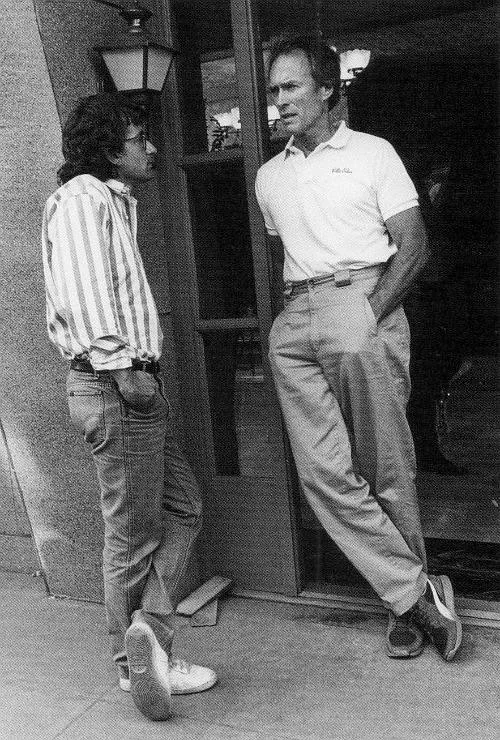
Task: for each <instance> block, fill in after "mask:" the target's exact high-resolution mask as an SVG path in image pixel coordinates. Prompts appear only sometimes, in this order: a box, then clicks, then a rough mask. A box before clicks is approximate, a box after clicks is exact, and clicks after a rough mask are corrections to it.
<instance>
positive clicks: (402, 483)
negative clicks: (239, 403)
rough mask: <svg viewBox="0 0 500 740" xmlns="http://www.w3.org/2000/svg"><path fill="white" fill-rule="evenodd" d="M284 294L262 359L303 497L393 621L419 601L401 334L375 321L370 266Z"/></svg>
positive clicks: (397, 326)
mask: <svg viewBox="0 0 500 740" xmlns="http://www.w3.org/2000/svg"><path fill="white" fill-rule="evenodd" d="M351 274H353V282H352V284H351V285H346V286H343V287H337V286H336V285H335V283H334V282H333V281H332V282H326V283H322V284H320V285H316V286H310V285H309V286H307V288H306V290H305V292H300V293H297V294H295V295H291V296H290V297H287V296H286V295H285V308H284V310H283V311H282V312H281V313H280V314H279V316H277V318H276V319H275V321H274V324H273V326H272V329H271V334H270V340H269V342H270V351H269V358H270V361H271V367H272V371H273V376H274V381H275V384H276V388H277V392H278V396H279V400H280V404H281V409H282V412H283V416H284V419H285V423H286V427H287V430H288V434H289V437H290V443H291V447H292V451H293V455H294V459H295V463H296V466H297V471H298V475H299V478H300V481H301V484H302V487H303V491H304V494H305V496H306V498H307V500H308V502H309V504H310V505H311V507H312V509H313V510H314V512H315V513H316V516H317V517H318V519H319V521H320V522H321V524H322V525H323V527H324V528H325V530H326V532H327V533H328V534H329V535H330V537H331V538H332V539H333V540H334V542H335V543H336V544H337V546H338V547H339V548H340V549H341V550H342V551H343V552H344V554H345V555H346V556H347V557H348V558H349V560H350V561H351V562H352V563H353V565H354V566H355V567H356V568H357V569H358V571H359V572H360V573H361V574H362V575H363V576H364V578H365V579H366V580H367V581H368V582H369V583H370V585H371V586H372V588H373V589H374V590H375V592H376V593H377V594H378V595H379V597H380V598H381V599H382V601H383V602H384V604H385V605H386V606H387V607H388V608H390V609H392V610H393V611H394V613H395V614H402V613H403V612H405V611H406V610H407V609H409V608H410V607H411V606H412V605H413V604H414V603H415V601H416V600H417V599H418V597H419V596H420V595H421V594H422V593H423V591H424V589H425V583H426V573H425V571H426V568H427V564H426V556H425V545H424V540H423V536H422V529H421V524H420V516H419V511H418V502H417V496H416V489H415V456H414V449H413V441H412V437H411V432H410V429H409V426H408V422H407V419H406V404H407V402H408V396H409V391H410V380H409V372H408V365H409V353H410V348H409V339H410V337H409V328H408V322H407V320H406V316H405V314H404V311H403V308H402V307H399V308H397V309H396V310H395V311H394V312H393V313H391V314H390V315H389V316H387V317H386V318H384V319H383V320H382V321H381V322H379V324H377V322H376V320H375V316H374V314H373V311H372V309H371V306H370V304H369V302H368V299H367V296H368V295H370V293H371V292H372V291H373V289H374V287H375V285H376V283H377V280H378V278H379V270H378V269H377V268H373V269H368V270H367V269H365V270H362V271H360V272H357V271H352V273H351Z"/></svg>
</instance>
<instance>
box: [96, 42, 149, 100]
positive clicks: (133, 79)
mask: <svg viewBox="0 0 500 740" xmlns="http://www.w3.org/2000/svg"><path fill="white" fill-rule="evenodd" d="M101 53H102V58H103V59H104V63H105V64H106V67H107V68H108V72H109V73H110V75H111V77H112V78H113V82H114V83H115V86H116V89H117V90H119V91H120V90H142V62H143V52H142V46H140V47H138V48H136V49H103V50H102V52H101Z"/></svg>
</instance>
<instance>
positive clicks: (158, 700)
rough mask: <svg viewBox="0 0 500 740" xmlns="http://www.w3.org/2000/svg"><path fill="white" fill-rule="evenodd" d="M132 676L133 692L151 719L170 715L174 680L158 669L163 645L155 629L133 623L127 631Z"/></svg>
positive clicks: (136, 702)
mask: <svg viewBox="0 0 500 740" xmlns="http://www.w3.org/2000/svg"><path fill="white" fill-rule="evenodd" d="M125 648H126V651H127V660H128V665H129V672H130V673H129V675H130V693H131V696H132V699H133V700H134V703H135V705H136V707H137V708H138V709H139V711H140V712H142V714H143V715H144V716H145V717H147V718H148V719H151V720H165V719H168V717H169V716H170V682H169V679H168V675H165V674H164V672H162V671H160V670H159V669H158V664H159V662H160V655H161V653H160V651H161V648H160V646H159V644H158V641H157V639H156V637H155V635H154V633H153V630H152V629H151V628H150V627H149V626H148V625H145V624H132V625H131V626H130V627H129V628H128V630H127V632H126V634H125Z"/></svg>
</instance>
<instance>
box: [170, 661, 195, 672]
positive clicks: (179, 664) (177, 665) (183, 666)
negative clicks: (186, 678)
mask: <svg viewBox="0 0 500 740" xmlns="http://www.w3.org/2000/svg"><path fill="white" fill-rule="evenodd" d="M168 665H169V668H170V670H171V671H179V673H189V671H190V670H191V664H190V663H188V662H187V660H182V659H181V658H169V661H168Z"/></svg>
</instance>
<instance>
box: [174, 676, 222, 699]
mask: <svg viewBox="0 0 500 740" xmlns="http://www.w3.org/2000/svg"><path fill="white" fill-rule="evenodd" d="M216 683H217V676H216V677H215V678H213V679H212V680H210V681H206V682H205V683H204V684H201V686H197V687H196V688H193V689H174V688H173V687H172V694H176V695H179V694H199V693H200V691H207V690H208V689H211V688H212V686H215V684H216Z"/></svg>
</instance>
